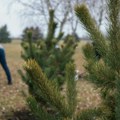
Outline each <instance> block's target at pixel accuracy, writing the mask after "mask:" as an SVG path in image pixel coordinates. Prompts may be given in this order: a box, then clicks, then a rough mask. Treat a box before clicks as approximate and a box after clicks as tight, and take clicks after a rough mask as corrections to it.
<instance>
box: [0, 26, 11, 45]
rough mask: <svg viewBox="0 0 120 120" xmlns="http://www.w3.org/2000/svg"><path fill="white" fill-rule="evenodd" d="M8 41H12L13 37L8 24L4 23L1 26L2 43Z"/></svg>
mask: <svg viewBox="0 0 120 120" xmlns="http://www.w3.org/2000/svg"><path fill="white" fill-rule="evenodd" d="M7 42H11V38H10V33H9V31H8V28H7V25H4V26H2V27H1V28H0V43H7Z"/></svg>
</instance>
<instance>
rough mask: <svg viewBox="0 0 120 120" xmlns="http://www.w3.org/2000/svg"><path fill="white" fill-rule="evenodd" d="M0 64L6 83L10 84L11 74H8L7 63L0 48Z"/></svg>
mask: <svg viewBox="0 0 120 120" xmlns="http://www.w3.org/2000/svg"><path fill="white" fill-rule="evenodd" d="M0 64H1V65H2V67H3V69H4V71H5V73H6V76H7V80H8V83H11V82H12V79H11V74H10V71H9V68H8V66H7V62H6V58H5V51H4V49H2V48H0Z"/></svg>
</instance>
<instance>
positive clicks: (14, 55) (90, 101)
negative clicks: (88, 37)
mask: <svg viewBox="0 0 120 120" xmlns="http://www.w3.org/2000/svg"><path fill="white" fill-rule="evenodd" d="M84 44H85V42H80V43H79V45H78V47H77V49H76V51H75V55H74V56H73V58H74V59H75V64H76V69H79V71H80V73H83V72H84V71H85V69H84V67H83V64H84V62H85V60H84V57H83V54H82V49H81V48H82V46H83V45H84ZM4 47H5V50H6V57H7V62H8V66H9V68H10V70H11V74H12V78H13V85H12V86H8V85H7V80H6V76H5V74H4V71H3V70H2V68H1V67H0V71H1V72H0V120H6V118H4V115H5V114H7V116H8V117H9V116H10V115H11V114H12V112H11V111H19V110H21V109H24V108H27V106H26V102H25V98H24V96H23V94H22V91H25V92H27V86H26V85H25V84H24V83H23V82H22V80H21V78H20V76H19V74H18V72H17V70H18V69H22V64H23V60H22V59H21V56H20V55H21V46H20V41H13V42H12V43H11V44H4ZM77 91H78V106H77V109H78V110H82V109H85V108H88V107H96V106H98V105H99V103H100V97H99V94H98V92H97V91H96V90H94V86H93V85H92V84H91V83H89V82H87V81H86V80H83V79H81V80H78V81H77Z"/></svg>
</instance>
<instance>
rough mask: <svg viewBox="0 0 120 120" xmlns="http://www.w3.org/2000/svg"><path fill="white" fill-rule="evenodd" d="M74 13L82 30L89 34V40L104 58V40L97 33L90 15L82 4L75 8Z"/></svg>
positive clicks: (100, 34) (99, 33)
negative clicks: (81, 25)
mask: <svg viewBox="0 0 120 120" xmlns="http://www.w3.org/2000/svg"><path fill="white" fill-rule="evenodd" d="M75 12H76V15H77V17H78V18H79V19H80V21H81V23H82V24H83V26H84V28H85V29H86V30H87V32H88V33H90V34H89V35H90V38H91V39H92V40H93V41H94V42H95V43H96V47H97V49H98V51H99V53H100V54H101V55H102V56H103V57H104V56H105V55H106V53H107V44H106V39H105V37H104V36H103V35H102V33H101V32H100V31H99V29H98V27H97V26H96V24H95V21H94V20H93V19H92V17H91V16H90V13H89V11H88V9H87V8H86V6H85V5H84V4H82V5H79V6H76V7H75Z"/></svg>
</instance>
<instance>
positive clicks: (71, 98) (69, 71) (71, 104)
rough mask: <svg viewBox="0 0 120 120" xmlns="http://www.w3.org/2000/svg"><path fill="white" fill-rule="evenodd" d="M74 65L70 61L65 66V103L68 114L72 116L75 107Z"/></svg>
mask: <svg viewBox="0 0 120 120" xmlns="http://www.w3.org/2000/svg"><path fill="white" fill-rule="evenodd" d="M74 77H75V66H74V64H72V63H69V64H67V66H66V80H67V103H68V109H69V114H70V116H71V117H73V116H74V115H73V114H74V112H75V109H76V103H77V101H76V97H77V94H76V93H77V92H76V82H75V78H74Z"/></svg>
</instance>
